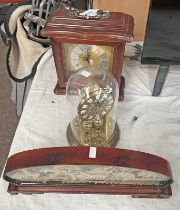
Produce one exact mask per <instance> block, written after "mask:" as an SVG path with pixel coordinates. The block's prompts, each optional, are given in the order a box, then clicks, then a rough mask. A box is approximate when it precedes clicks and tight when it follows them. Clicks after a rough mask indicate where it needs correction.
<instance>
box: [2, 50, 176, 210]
mask: <svg viewBox="0 0 180 210" xmlns="http://www.w3.org/2000/svg"><path fill="white" fill-rule="evenodd" d="M157 69H158V66H146V65H141V64H140V62H139V61H128V60H126V61H125V62H124V67H123V74H124V76H125V78H126V89H125V100H124V101H123V102H119V104H118V113H117V118H118V124H119V126H120V129H121V138H120V141H119V143H118V147H121V148H127V149H134V150H139V151H144V152H149V153H152V154H155V155H159V156H161V157H164V158H166V159H167V160H169V162H170V164H171V168H172V173H173V177H174V183H173V184H172V192H173V196H172V197H171V198H170V199H135V198H131V196H123V195H96V194H93V195H92V194H91V195H85V194H44V195H22V194H19V195H16V196H12V195H10V194H8V193H7V187H8V183H7V182H5V181H4V180H2V178H1V180H0V209H1V210H25V209H26V210H50V209H56V210H67V209H68V210H69V209H73V210H76V209H78V210H80V209H82V210H95V209H96V210H97V209H98V210H101V209H102V210H115V209H116V210H121V209H122V210H161V209H163V210H179V208H180V168H179V166H180V138H179V137H180V82H179V81H180V71H179V70H180V67H179V66H174V67H172V68H171V70H170V72H169V74H168V77H167V80H166V82H165V86H164V88H163V91H162V94H161V96H160V97H157V98H155V97H152V96H151V93H152V89H153V85H154V80H155V76H156V73H157ZM55 84H56V73H55V66H54V61H53V57H52V52H51V50H49V51H48V52H46V54H45V55H44V56H43V58H42V60H41V62H40V64H39V66H38V69H37V74H36V76H35V79H34V80H33V83H32V86H31V90H30V93H29V95H28V99H27V101H26V105H25V108H24V111H23V114H22V117H21V119H20V122H19V126H18V129H17V131H16V134H15V137H14V140H13V143H12V146H11V149H10V154H9V155H12V154H14V153H16V152H19V151H23V150H28V149H35V148H42V147H56V146H67V145H68V143H67V140H66V128H67V124H68V122H69V116H68V112H67V110H66V97H65V96H57V95H54V93H53V89H54V86H55ZM135 116H136V118H137V120H134V117H135Z"/></svg>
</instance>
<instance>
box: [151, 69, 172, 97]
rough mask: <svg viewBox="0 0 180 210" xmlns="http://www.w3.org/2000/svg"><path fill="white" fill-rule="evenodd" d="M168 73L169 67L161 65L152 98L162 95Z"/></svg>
mask: <svg viewBox="0 0 180 210" xmlns="http://www.w3.org/2000/svg"><path fill="white" fill-rule="evenodd" d="M168 71H169V65H160V66H159V69H158V73H157V75H156V80H155V84H154V89H153V93H152V96H159V95H160V93H161V91H162V88H163V85H164V82H165V80H166V77H167V74H168Z"/></svg>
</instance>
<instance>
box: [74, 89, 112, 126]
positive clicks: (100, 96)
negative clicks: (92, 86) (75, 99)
mask: <svg viewBox="0 0 180 210" xmlns="http://www.w3.org/2000/svg"><path fill="white" fill-rule="evenodd" d="M113 103H114V97H113V95H112V93H110V92H109V90H108V89H105V88H104V89H102V88H100V89H97V90H94V91H93V92H91V93H90V94H89V95H88V96H85V97H83V98H82V100H81V102H80V104H79V106H78V113H79V116H80V118H81V119H82V120H88V121H91V120H93V121H95V122H97V123H98V122H99V123H100V124H101V121H102V118H103V117H104V116H105V115H106V114H107V113H108V112H109V111H110V110H111V108H112V106H113Z"/></svg>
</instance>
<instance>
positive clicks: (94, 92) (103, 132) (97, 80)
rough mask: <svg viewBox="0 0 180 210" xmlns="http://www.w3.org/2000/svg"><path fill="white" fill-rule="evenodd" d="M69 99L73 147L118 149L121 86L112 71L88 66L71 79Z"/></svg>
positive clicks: (68, 134) (67, 93)
mask: <svg viewBox="0 0 180 210" xmlns="http://www.w3.org/2000/svg"><path fill="white" fill-rule="evenodd" d="M66 96H67V101H68V105H69V108H70V110H69V111H70V116H71V119H70V123H69V126H68V128H67V139H68V142H69V144H70V145H79V146H96V147H97V146H115V145H116V144H117V141H118V139H119V128H118V125H117V123H116V111H117V102H118V96H119V87H118V83H117V82H116V79H115V78H114V76H113V75H112V73H111V72H110V71H104V70H103V69H102V68H100V67H95V66H91V67H85V68H82V69H80V70H78V71H77V72H75V73H74V74H73V75H71V77H70V78H69V80H68V83H67V86H66Z"/></svg>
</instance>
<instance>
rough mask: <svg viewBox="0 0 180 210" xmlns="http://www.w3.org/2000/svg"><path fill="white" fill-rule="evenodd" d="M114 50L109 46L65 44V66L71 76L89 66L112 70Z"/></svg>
mask: <svg viewBox="0 0 180 210" xmlns="http://www.w3.org/2000/svg"><path fill="white" fill-rule="evenodd" d="M113 53H114V48H113V47H109V46H97V45H82V44H64V45H63V54H64V65H65V69H66V71H67V75H66V76H69V75H70V73H71V72H74V71H77V70H79V69H81V68H83V67H87V66H100V67H102V68H103V69H104V70H110V71H111V70H112V63H113Z"/></svg>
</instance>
